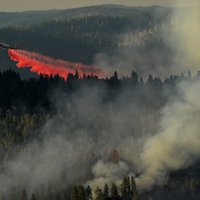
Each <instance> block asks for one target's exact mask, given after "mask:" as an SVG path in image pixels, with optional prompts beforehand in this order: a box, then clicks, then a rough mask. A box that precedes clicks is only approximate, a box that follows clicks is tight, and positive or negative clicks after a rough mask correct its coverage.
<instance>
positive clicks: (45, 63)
mask: <svg viewBox="0 0 200 200" xmlns="http://www.w3.org/2000/svg"><path fill="white" fill-rule="evenodd" d="M8 54H9V56H10V59H12V60H13V61H15V62H17V67H18V68H23V67H30V68H31V71H32V72H36V73H37V74H45V75H48V76H50V75H52V76H55V75H57V74H58V75H59V76H61V77H63V78H64V79H66V78H67V76H68V74H69V73H72V74H74V73H75V71H76V70H77V71H78V72H79V75H80V76H83V75H84V74H86V75H88V74H93V75H98V76H103V71H102V70H101V69H98V68H96V67H93V66H89V65H84V64H81V63H75V62H70V61H64V60H60V59H53V58H51V57H48V56H44V55H41V54H39V53H35V52H28V51H26V50H19V49H9V50H8Z"/></svg>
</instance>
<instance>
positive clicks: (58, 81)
mask: <svg viewBox="0 0 200 200" xmlns="http://www.w3.org/2000/svg"><path fill="white" fill-rule="evenodd" d="M198 80H199V73H198V74H197V75H195V76H193V77H192V76H191V73H188V74H187V75H180V76H173V75H172V76H171V77H169V78H166V79H165V80H164V81H161V79H160V78H153V77H152V76H151V75H149V78H148V80H147V81H143V79H142V78H139V77H138V75H137V73H136V72H132V74H131V75H130V76H129V78H123V79H119V77H118V74H117V72H115V73H114V75H113V76H112V77H110V78H109V79H98V77H95V76H84V77H83V78H80V77H79V75H78V72H76V74H74V75H73V74H69V75H68V78H67V80H66V81H65V80H63V79H62V78H60V77H58V76H56V77H45V76H42V75H41V76H40V77H39V78H32V79H30V80H21V78H20V76H19V74H17V73H16V72H13V71H11V70H9V71H5V72H4V73H1V74H0V86H1V90H0V91H1V95H0V108H1V115H0V127H1V138H0V150H1V163H7V165H6V166H7V167H6V168H5V166H4V165H1V170H2V171H1V173H0V175H1V177H2V178H3V180H5V181H8V182H4V183H5V185H4V188H2V189H0V191H1V193H0V196H1V197H2V198H3V199H5V200H7V199H18V198H19V199H20V200H27V199H31V200H33V199H34V200H37V199H43V200H49V199H54V198H56V199H58V200H65V199H71V200H88V199H90V200H92V199H95V200H100V199H104V200H107V199H113V200H114V199H120V200H121V199H123V200H135V199H142V200H144V199H149V198H150V199H160V198H161V196H163V195H165V198H164V199H172V198H175V197H176V199H198V196H199V189H198V188H199V172H198V170H197V169H198V164H196V165H195V166H194V167H192V168H190V169H188V170H182V171H178V172H173V173H170V174H169V180H168V181H167V182H166V183H164V185H163V186H155V187H153V188H151V190H149V191H145V192H143V191H140V190H139V191H137V190H138V189H137V185H136V184H135V180H134V178H135V175H134V176H132V177H131V176H125V178H124V179H123V177H121V183H120V184H117V185H116V184H114V182H113V184H112V185H110V184H109V185H106V182H104V184H105V186H102V185H99V186H98V187H94V185H93V182H87V183H88V185H90V183H91V184H92V188H91V187H90V186H87V183H85V181H86V180H90V179H92V177H93V175H94V174H92V172H90V170H89V169H90V166H91V165H93V164H94V163H95V162H96V160H98V159H99V157H100V155H101V156H103V159H105V161H104V162H108V163H110V164H109V165H108V166H110V167H111V166H112V168H113V170H115V167H116V168H118V167H120V165H121V162H125V161H126V162H128V160H129V159H130V158H129V157H126V153H125V152H123V151H121V150H120V148H121V147H120V146H121V145H122V146H123V143H124V141H126V139H128V141H130V138H132V139H133V140H136V141H137V138H140V137H141V136H142V135H143V136H145V137H146V136H148V135H149V136H150V135H151V134H152V133H154V132H156V131H157V123H158V121H159V120H160V115H161V110H162V108H163V107H164V106H165V105H166V103H167V102H169V98H172V97H173V98H177V88H176V85H177V84H179V83H181V82H183V81H188V82H194V81H198ZM122 116H123V117H122ZM119 119H120V120H119ZM58 124H59V126H58ZM80 134H81V135H82V136H81V138H82V139H81V140H80V144H79V142H78V144H77V143H74V140H75V141H76V140H77V139H78V138H79V137H78V136H80ZM123 134H125V135H123ZM113 135H114V137H115V140H117V138H118V137H119V138H121V137H124V139H123V140H124V141H123V140H121V139H120V140H119V144H118V143H116V144H115V145H116V146H115V145H114V146H113V145H111V143H109V141H112V142H113V140H114V139H113ZM59 137H61V139H62V142H61V141H60V139H59ZM110 137H111V138H110ZM52 138H53V139H52ZM132 139H131V140H132ZM49 140H50V141H49ZM68 140H69V141H71V142H70V143H65V142H66V141H68ZM85 140H86V141H85ZM89 141H90V143H93V142H94V144H95V147H96V145H98V143H99V142H100V143H101V142H102V143H103V144H102V145H103V146H104V145H106V146H107V145H108V144H109V145H110V146H108V147H107V148H106V149H107V150H106V151H103V152H102V150H101V149H99V152H98V151H97V152H93V151H92V149H90V146H85V145H86V144H85V142H86V143H87V142H89ZM97 141H98V142H97ZM63 142H64V143H63ZM71 143H72V144H73V145H72V144H71ZM125 144H127V143H126V142H125ZM49 145H50V146H49ZM52 145H53V146H52ZM57 145H58V146H57ZM71 145H72V146H71ZM77 145H79V147H78V146H77ZM70 146H71V147H72V148H73V151H69V149H68V148H70ZM127 147H128V148H131V146H127ZM60 148H61V149H60ZM63 148H64V149H63ZM79 148H80V149H82V150H81V153H80V152H79ZM113 148H118V150H113ZM109 150H110V151H111V153H110V152H109ZM38 151H39V152H41V153H39V154H38ZM57 151H58V152H57ZM68 151H69V153H68ZM77 151H78V152H79V153H80V155H82V156H81V157H78V158H77V157H76V156H77V155H76V153H75V152H77ZM118 151H119V152H120V153H118ZM44 152H46V153H44ZM59 152H60V153H59ZM61 152H62V153H63V152H64V155H62V154H61ZM100 152H101V153H102V154H101V153H100ZM52 153H53V154H52ZM65 153H66V155H65ZM57 154H59V157H60V159H61V160H58V161H57V158H56V157H55V156H58V155H57ZM118 154H119V155H118ZM78 155H79V154H78ZM128 155H129V154H128ZM132 156H133V155H132V154H131V155H130V157H132ZM46 159H50V162H51V167H55V168H53V169H51V170H53V171H54V173H55V174H54V175H53V178H52V175H50V174H48V170H46V168H45V166H46V164H45V163H46V162H47V160H46ZM126 159H127V160H126ZM54 160H55V161H56V163H54ZM121 160H122V161H121ZM66 161H67V162H66ZM38 162H39V163H38ZM40 162H41V163H40ZM60 162H61V163H60ZM101 162H102V161H101ZM135 162H136V163H137V160H135ZM47 163H48V162H47ZM97 163H98V162H97ZM13 164H14V165H13ZM22 164H23V168H20V166H22ZM38 164H39V165H38ZM44 164H45V165H44ZM43 165H44V166H43ZM11 166H15V167H14V168H12V167H11ZM18 166H19V168H18ZM37 166H39V168H37ZM77 166H80V167H78V169H77ZM40 167H42V169H41V168H40ZM43 167H44V169H43ZM51 167H50V168H51ZM21 170H22V171H23V173H25V175H26V176H23V177H22V179H21V180H20V184H18V177H20V174H21ZM24 170H25V171H24ZM37 170H39V171H37ZM40 170H42V171H40ZM69 170H71V171H69ZM76 170H78V171H76ZM117 172H118V171H117ZM37 173H39V174H37ZM41 173H42V175H41ZM107 173H108V172H107ZM110 173H111V174H110ZM115 173H116V172H115ZM118 173H119V174H120V171H119V172H118ZM33 174H35V176H34V175H33ZM70 174H71V175H70ZM47 175H48V176H47ZM109 175H111V177H112V171H111V172H109ZM46 176H47V177H46ZM10 177H12V180H13V182H9V178H10ZM136 178H137V176H136ZM122 179H123V180H122ZM103 180H104V179H103ZM108 180H109V179H108ZM108 180H107V181H108ZM111 180H112V179H111ZM35 181H36V182H35ZM105 181H106V179H105ZM4 192H5V193H4Z"/></svg>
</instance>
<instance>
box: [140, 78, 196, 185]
mask: <svg viewBox="0 0 200 200" xmlns="http://www.w3.org/2000/svg"><path fill="white" fill-rule="evenodd" d="M199 87H200V81H199V80H198V81H195V82H193V83H187V82H183V83H181V84H180V85H179V86H178V88H179V91H180V94H179V96H178V99H173V100H172V101H171V102H169V104H168V105H167V106H166V107H165V108H164V109H163V111H162V118H161V121H160V132H159V133H158V134H156V135H155V136H153V137H151V138H150V139H149V140H148V141H147V142H146V143H145V145H144V150H143V153H142V154H141V155H140V158H141V167H142V168H143V175H142V176H140V177H139V178H138V179H137V184H138V186H139V187H141V188H148V187H150V186H152V185H154V184H160V183H162V182H163V181H164V180H165V178H166V175H167V174H168V173H169V172H170V171H174V170H179V169H184V168H186V167H188V166H190V165H191V164H192V163H193V162H195V161H197V159H199V158H200V123H199V118H200V104H199V98H200V94H199V93H198V92H197V91H198V90H199Z"/></svg>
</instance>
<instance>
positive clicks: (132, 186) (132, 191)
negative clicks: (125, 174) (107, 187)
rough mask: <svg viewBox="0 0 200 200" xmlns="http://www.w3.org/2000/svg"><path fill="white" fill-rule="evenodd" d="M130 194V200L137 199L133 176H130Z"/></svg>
mask: <svg viewBox="0 0 200 200" xmlns="http://www.w3.org/2000/svg"><path fill="white" fill-rule="evenodd" d="M131 194H132V200H136V199H137V187H136V183H135V179H134V177H133V176H131Z"/></svg>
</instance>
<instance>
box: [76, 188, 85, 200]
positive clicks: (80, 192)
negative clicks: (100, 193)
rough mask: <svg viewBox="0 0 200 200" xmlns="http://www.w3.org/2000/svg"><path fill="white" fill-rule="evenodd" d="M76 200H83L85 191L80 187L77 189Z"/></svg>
mask: <svg viewBox="0 0 200 200" xmlns="http://www.w3.org/2000/svg"><path fill="white" fill-rule="evenodd" d="M77 192H78V200H85V189H84V187H83V186H82V185H79V186H78V187H77Z"/></svg>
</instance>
